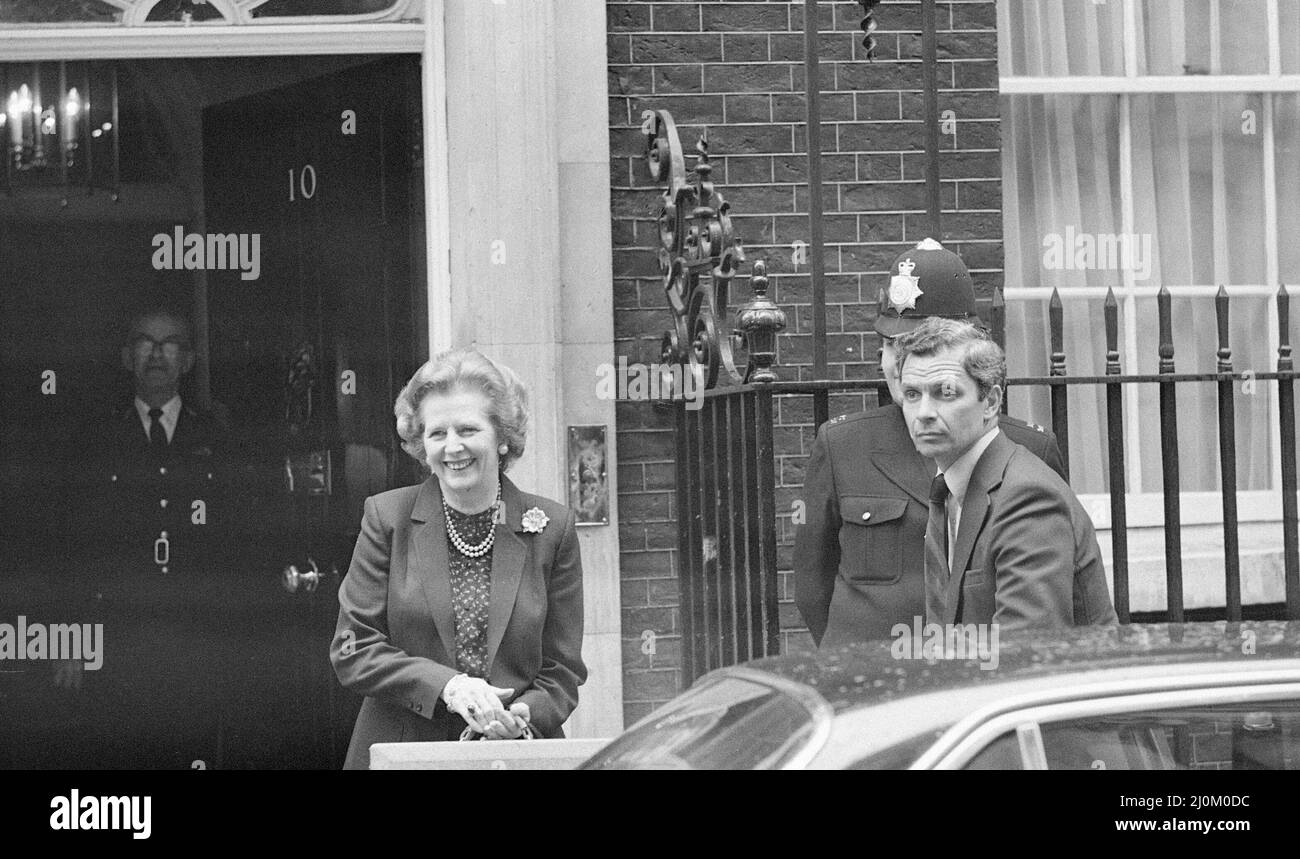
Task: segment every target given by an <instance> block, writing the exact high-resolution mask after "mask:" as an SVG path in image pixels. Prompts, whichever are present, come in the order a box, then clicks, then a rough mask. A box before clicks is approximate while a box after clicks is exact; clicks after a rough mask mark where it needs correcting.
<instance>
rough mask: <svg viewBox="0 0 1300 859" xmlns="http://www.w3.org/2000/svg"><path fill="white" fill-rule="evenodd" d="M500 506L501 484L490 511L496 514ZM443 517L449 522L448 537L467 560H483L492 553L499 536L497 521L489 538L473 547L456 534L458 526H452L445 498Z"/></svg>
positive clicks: (493, 524)
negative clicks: (482, 558)
mask: <svg viewBox="0 0 1300 859" xmlns="http://www.w3.org/2000/svg"><path fill="white" fill-rule="evenodd" d="M500 505H501V484H497V500H496V501H494V502H492V506H491V507H490V508H488V509H489V510H492V511H493V512H494V513H495V511H496V509H497V507H499V506H500ZM442 515H443V518H444V519H446V521H447V536H448V537H451V544H452V545H453V546H455V547H456V551H457V552H460V553H461V554H462V555H464V556H465V557H467V558H481V557H483V556H484V555H486V554H487V553H488V552H490V551H492V544H493V543H494V542H495V541H496V536H497V526H496V522H495V521H493V523H492V528H491V529H490V530H489V531H488V535H487V538H486V539H484V540H483V542H482V543H479V544H478V545H477V546H471V545H470V544H469V543H467V542H465V538H464V537H462V536H460V534H457V533H456V526H455V525H454V524H452V521H451V508H450V507H448V506H447V499H446V497H445V496H444V497H443V499H442ZM495 519H496V517H495V515H494V516H493V520H495Z"/></svg>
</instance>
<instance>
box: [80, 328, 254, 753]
mask: <svg viewBox="0 0 1300 859" xmlns="http://www.w3.org/2000/svg"><path fill="white" fill-rule="evenodd" d="M120 359H121V363H122V367H123V369H125V370H126V371H127V372H128V373H129V374H130V377H131V387H132V392H131V396H130V398H129V399H128V400H127V401H126V402H123V403H122V404H121V406H120V407H119V408H118V409H116V410H115V411H114V412H113V413H112V414H111V415H108V416H95V417H94V418H92V419H90V420H88V421H87V422H86V423H85V424H84V425H83V426H82V427H81V428H79V429H78V430H76V432H75V434H74V435H73V437H72V438H71V444H70V449H69V450H68V452H67V454H66V455H65V457H64V463H65V466H66V467H67V469H68V472H69V473H68V474H67V476H66V478H65V483H64V486H65V487H66V489H67V490H68V497H67V503H66V505H65V506H66V511H67V515H68V517H69V522H68V525H67V534H68V548H69V554H70V560H71V564H70V567H71V569H72V571H73V573H72V575H71V576H70V577H69V581H70V584H71V586H72V588H73V591H74V593H73V595H72V605H75V606H77V608H78V609H79V611H80V612H81V613H83V614H84V615H85V616H86V618H87V619H88V620H90V621H91V622H95V623H103V625H104V634H103V635H104V662H103V667H102V668H101V669H100V670H98V671H96V672H93V673H92V672H86V671H77V669H76V667H75V666H69V670H68V671H67V672H65V673H64V675H63V677H62V680H63V682H64V683H66V684H68V685H71V686H77V687H80V693H81V695H82V696H83V697H82V700H83V701H84V703H85V715H86V719H85V722H86V724H85V730H84V731H82V732H80V733H81V736H80V737H78V738H77V742H76V743H75V744H73V745H74V746H75V748H76V756H77V757H78V758H79V759H78V760H76V761H73V762H72V763H74V764H75V765H77V766H85V767H108V768H127V767H129V768H189V767H196V768H206V767H209V766H214V765H216V764H217V761H218V760H219V755H220V748H219V732H220V721H221V720H220V718H219V713H220V710H221V707H222V704H223V699H225V698H226V695H225V688H226V686H227V675H228V673H229V672H228V671H227V670H226V668H225V666H226V664H227V663H228V660H227V658H226V654H228V653H229V652H230V650H231V649H232V648H233V646H234V643H233V642H230V641H227V640H226V639H227V638H229V636H228V635H227V628H228V625H229V621H230V620H231V619H232V617H233V614H232V612H233V609H234V601H235V600H236V599H237V594H236V593H232V591H233V590H235V588H233V587H229V586H227V585H228V584H229V583H228V582H227V581H226V580H227V578H228V577H227V575H226V572H227V571H228V570H230V569H231V567H232V564H231V561H232V558H231V557H229V551H228V546H229V544H230V543H231V542H232V541H231V540H230V539H229V535H230V534H231V532H232V529H231V528H230V524H231V523H230V521H229V519H230V517H231V515H232V513H233V507H234V505H232V503H231V498H230V494H231V493H230V463H231V461H232V460H231V457H230V451H229V448H228V440H227V438H226V434H225V433H224V432H223V430H222V428H221V426H220V425H219V423H218V421H217V420H216V419H215V418H213V416H212V415H210V414H208V413H206V412H204V411H202V410H200V409H199V408H198V407H197V405H196V404H195V403H192V402H190V401H189V399H188V398H186V397H184V396H183V395H182V392H181V388H182V381H183V380H184V378H185V376H186V374H188V373H189V372H190V370H191V369H192V368H193V367H194V362H195V354H194V345H193V339H192V335H191V328H190V325H189V322H188V321H187V319H186V318H185V316H184V315H182V314H180V313H178V312H175V311H172V310H167V309H159V308H152V309H149V310H147V311H145V312H143V313H140V314H138V315H136V316H135V317H134V318H132V319H131V321H130V323H129V325H128V326H127V328H126V337H125V342H124V344H123V345H122V347H121V353H120Z"/></svg>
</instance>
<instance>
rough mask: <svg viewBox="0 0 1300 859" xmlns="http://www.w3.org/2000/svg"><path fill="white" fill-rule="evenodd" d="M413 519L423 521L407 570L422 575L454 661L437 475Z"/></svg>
mask: <svg viewBox="0 0 1300 859" xmlns="http://www.w3.org/2000/svg"><path fill="white" fill-rule="evenodd" d="M411 520H412V521H414V522H417V523H419V524H417V525H416V526H415V527H414V529H412V535H411V540H412V542H413V543H414V551H413V552H412V553H411V557H412V560H413V563H412V564H411V565H410V566H409V567H408V570H407V571H408V573H410V572H414V573H415V575H417V576H419V577H420V586H421V588H422V589H423V590H424V598H425V599H426V600H427V601H428V603H429V614H430V616H431V617H432V618H433V625H434V627H435V628H436V629H437V630H438V637H439V638H441V639H442V648H443V651H444V652H445V653H446V654H447V658H448V659H450V660H452V661H453V662H454V661H455V659H456V619H455V616H454V615H453V613H452V608H451V561H450V559H449V558H448V555H447V520H446V519H445V518H444V517H443V515H442V490H441V489H440V488H439V486H438V479H437V478H436V477H430V478H428V479H427V480H425V481H424V483H423V485H421V486H420V493H419V495H417V496H416V498H415V506H414V507H412V508H411Z"/></svg>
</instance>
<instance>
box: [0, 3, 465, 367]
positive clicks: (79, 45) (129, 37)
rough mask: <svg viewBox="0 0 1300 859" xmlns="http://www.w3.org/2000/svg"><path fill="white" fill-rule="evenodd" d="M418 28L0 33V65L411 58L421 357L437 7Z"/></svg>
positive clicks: (434, 173)
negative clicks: (421, 276) (416, 125)
mask: <svg viewBox="0 0 1300 859" xmlns="http://www.w3.org/2000/svg"><path fill="white" fill-rule="evenodd" d="M424 15H425V22H424V23H414V24H407V23H388V24H346V23H337V24H268V25H263V26H257V27H237V26H231V25H207V26H194V27H174V26H167V27H125V26H121V25H111V26H105V25H86V26H70V27H67V26H65V27H21V28H9V29H3V30H0V62H7V63H10V62H19V63H21V62H34V61H44V60H124V59H190V58H202V57H272V56H316V55H325V54H419V55H420V57H421V93H420V100H421V105H422V110H423V115H424V118H423V122H424V198H425V199H424V235H425V255H426V260H425V271H426V272H428V275H427V279H428V283H427V289H428V294H427V298H426V301H427V304H428V325H429V344H428V345H429V352H430V354H436V353H437V352H439V351H441V350H443V349H446V348H448V347H449V346H450V345H451V265H450V260H449V254H450V246H451V227H450V221H449V218H450V213H449V212H448V209H447V201H448V199H449V195H450V190H449V188H448V184H447V183H448V175H447V68H446V61H445V57H446V45H445V40H444V28H443V0H424Z"/></svg>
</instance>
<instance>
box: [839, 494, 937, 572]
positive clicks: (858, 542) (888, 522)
mask: <svg viewBox="0 0 1300 859" xmlns="http://www.w3.org/2000/svg"><path fill="white" fill-rule="evenodd" d="M906 512H907V499H906V498H891V497H888V496H881V495H841V496H840V519H841V520H842V521H843V523H844V524H843V526H842V527H841V528H840V565H841V569H842V570H844V572H845V573H846V574H847V576H848V578H849V579H850V580H851V581H854V582H860V583H865V584H873V585H877V584H879V585H887V584H893V583H894V582H897V581H898V580H899V579H900V578H901V577H902V575H903V572H904V571H905V570H906V568H907V565H908V564H909V563H920V562H921V561H922V559H921V557H920V555H919V552H918V551H912V550H914V549H917V548H918V547H915V546H910V544H909V541H908V540H907V539H906V535H905V534H904V533H903V532H904V530H905V527H906V522H907V517H906V516H905V515H904V514H905V513H906ZM923 536H924V534H920V535H917V539H916V540H914V541H910V542H916V543H918V544H919V542H920V540H921V538H922V537H923ZM914 555H915V556H916V557H912V556H914Z"/></svg>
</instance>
